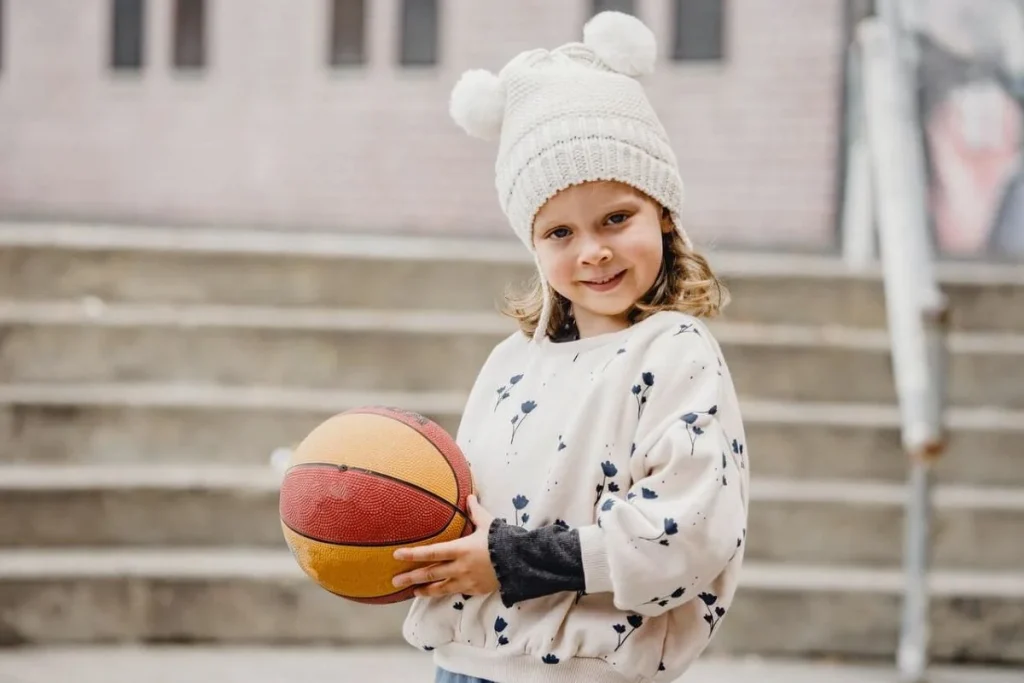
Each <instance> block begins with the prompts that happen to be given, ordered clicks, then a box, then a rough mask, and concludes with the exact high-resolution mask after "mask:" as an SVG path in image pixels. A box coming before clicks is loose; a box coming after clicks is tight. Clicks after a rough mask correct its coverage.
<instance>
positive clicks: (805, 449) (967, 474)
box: [0, 384, 1024, 486]
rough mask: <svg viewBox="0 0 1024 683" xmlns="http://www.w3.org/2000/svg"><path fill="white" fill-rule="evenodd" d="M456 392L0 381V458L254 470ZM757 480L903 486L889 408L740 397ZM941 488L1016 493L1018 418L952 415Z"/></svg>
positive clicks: (438, 412)
mask: <svg viewBox="0 0 1024 683" xmlns="http://www.w3.org/2000/svg"><path fill="white" fill-rule="evenodd" d="M464 402H465V395H464V394H463V393H459V392H444V393H409V392H398V393H381V392H339V391H331V390H309V389H301V390H300V389H286V388H281V387H269V386H264V387H257V386H251V387H224V386H216V385H201V384H200V385H189V384H111V385H95V384H86V385H75V384H23V385H0V443H2V444H4V446H3V448H0V463H25V464H58V465H60V464H90V463H94V464H100V463H127V464H132V463H139V462H147V463H154V464H161V463H163V464H169V463H171V464H173V463H179V462H183V461H191V462H203V463H217V464H240V465H262V464H263V463H265V462H266V458H267V456H268V454H269V453H270V452H271V451H272V450H274V449H275V448H277V447H280V446H289V445H294V444H295V443H297V442H298V441H299V440H301V439H302V437H304V436H305V435H306V434H307V433H309V431H310V430H311V429H313V427H315V426H316V425H317V424H319V423H320V422H321V421H322V420H324V419H326V418H327V417H329V416H330V415H332V414H334V413H335V412H340V411H342V410H345V409H348V408H352V407H356V406H361V405H370V404H376V405H397V406H403V407H406V408H409V409H411V410H416V411H419V412H421V413H423V414H425V415H427V416H429V417H431V418H432V419H434V420H436V421H437V422H438V423H439V424H441V426H442V427H444V428H445V429H446V430H447V431H448V432H449V433H451V434H454V433H455V432H456V431H457V426H458V421H459V414H460V412H461V410H462V406H463V404H464ZM743 415H744V423H745V427H746V430H747V442H748V444H749V445H750V448H752V449H753V450H752V451H751V453H753V454H754V462H755V463H756V473H757V475H758V476H768V477H777V478H790V479H801V478H810V479H870V480H882V481H896V482H900V481H903V480H905V479H906V473H907V460H906V458H905V456H904V455H903V453H902V452H901V446H900V435H899V414H898V411H897V410H896V408H895V407H894V406H889V405H872V404H855V403H835V404H829V403H804V402H782V401H757V400H752V399H750V400H745V401H743ZM947 421H948V424H949V429H950V439H949V446H948V450H947V452H946V454H945V455H944V456H943V457H942V458H941V459H940V460H939V461H938V463H937V465H936V473H937V477H938V479H939V480H940V481H947V482H957V483H961V484H966V485H981V486H985V485H994V486H1024V465H1022V458H1024V411H1012V410H1004V409H997V408H953V409H951V410H950V411H949V412H948V414H947Z"/></svg>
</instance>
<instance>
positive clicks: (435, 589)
mask: <svg viewBox="0 0 1024 683" xmlns="http://www.w3.org/2000/svg"><path fill="white" fill-rule="evenodd" d="M458 592H459V591H458V590H456V587H455V584H454V583H452V582H451V581H437V582H435V583H429V584H427V585H425V586H418V587H417V588H416V590H415V591H414V593H415V595H416V597H417V598H439V597H442V596H445V595H452V594H454V593H458Z"/></svg>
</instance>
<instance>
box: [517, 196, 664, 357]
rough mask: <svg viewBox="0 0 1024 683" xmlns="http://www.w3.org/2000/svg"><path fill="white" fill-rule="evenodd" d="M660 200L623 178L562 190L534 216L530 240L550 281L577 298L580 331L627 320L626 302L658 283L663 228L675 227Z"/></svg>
mask: <svg viewBox="0 0 1024 683" xmlns="http://www.w3.org/2000/svg"><path fill="white" fill-rule="evenodd" d="M662 213H663V212H662V210H661V207H659V206H658V205H657V204H656V203H655V202H653V201H651V200H650V199H648V198H647V197H645V196H644V195H643V194H641V193H639V192H637V191H636V190H635V189H633V188H632V187H630V186H628V185H624V184H622V183H617V182H611V181H599V182H591V183H584V184H582V185H575V186H573V187H570V188H567V189H565V190H562V191H561V192H559V193H558V194H557V195H555V196H554V197H552V198H551V199H549V200H548V201H547V203H546V204H544V206H542V207H541V209H540V211H539V212H538V213H537V217H536V219H535V220H534V223H533V244H534V247H535V248H536V250H537V255H538V257H539V259H540V266H541V270H542V271H543V274H544V277H545V278H546V279H547V281H548V283H549V284H550V285H551V287H552V288H553V289H554V290H555V291H557V292H558V293H559V294H561V295H562V296H564V297H565V298H566V299H568V300H569V301H571V302H572V304H573V311H574V313H575V315H576V325H577V326H578V327H579V331H580V336H581V337H591V336H594V335H597V334H602V333H604V332H611V331H614V330H620V329H623V328H625V327H627V326H628V324H629V322H628V320H627V317H626V316H627V314H628V312H629V309H630V308H631V307H632V305H633V304H634V303H636V301H637V300H638V299H640V297H642V296H643V295H644V294H646V293H647V291H648V290H649V289H650V288H651V286H653V285H654V281H655V279H656V278H657V277H658V271H659V270H660V268H661V260H662V248H663V247H662V233H663V232H667V231H668V230H671V229H673V228H672V224H671V221H670V219H669V218H667V217H663V216H662Z"/></svg>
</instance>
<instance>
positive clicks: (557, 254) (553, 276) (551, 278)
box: [537, 248, 573, 293]
mask: <svg viewBox="0 0 1024 683" xmlns="http://www.w3.org/2000/svg"><path fill="white" fill-rule="evenodd" d="M537 256H538V259H539V260H540V270H541V273H542V274H543V275H544V279H545V280H547V281H548V284H550V285H551V286H552V287H554V288H555V289H558V290H564V289H565V288H566V286H567V285H569V284H571V283H572V276H573V259H572V258H571V257H570V256H569V255H568V251H567V250H565V249H560V250H559V249H543V248H542V249H538V251H537ZM563 293H564V292H563Z"/></svg>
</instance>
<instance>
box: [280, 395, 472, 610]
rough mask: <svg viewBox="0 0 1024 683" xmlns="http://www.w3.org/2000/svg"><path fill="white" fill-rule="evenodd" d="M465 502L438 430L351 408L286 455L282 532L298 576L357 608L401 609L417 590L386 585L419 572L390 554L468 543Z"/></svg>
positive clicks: (463, 468) (427, 423)
mask: <svg viewBox="0 0 1024 683" xmlns="http://www.w3.org/2000/svg"><path fill="white" fill-rule="evenodd" d="M472 492H473V483H472V475H471V473H470V469H469V464H468V463H467V462H466V459H465V457H464V456H463V455H462V451H461V450H460V449H459V447H458V446H457V445H456V443H455V441H454V439H452V437H451V436H449V435H448V433H447V432H445V430H444V429H442V428H441V427H440V426H438V425H437V424H435V423H434V422H433V421H431V420H429V419H427V418H425V417H423V416H422V415H418V414H416V413H413V412H409V411H405V410H400V409H397V408H385V407H365V408H357V409H354V410H349V411H346V412H344V413H341V414H339V415H335V416H334V417H331V418H329V419H327V420H326V421H325V422H323V423H322V424H320V425H319V426H318V427H316V428H315V429H314V430H313V431H312V432H310V433H309V435H308V436H307V437H306V438H305V439H303V441H302V442H301V443H300V444H299V445H298V447H297V448H296V449H295V451H294V452H293V454H292V456H291V460H290V462H289V463H288V467H287V469H286V470H285V473H284V478H283V481H282V482H281V494H280V515H281V527H282V530H283V531H284V537H285V540H286V541H287V543H288V547H289V548H290V549H291V551H292V554H293V555H294V557H295V559H296V561H297V562H298V563H299V566H300V567H301V568H302V570H303V571H304V572H305V573H306V574H307V575H308V576H309V577H310V578H312V579H313V580H314V581H315V582H316V583H318V584H319V585H320V586H321V587H323V588H324V589H326V590H328V591H330V592H331V593H334V594H335V595H339V596H341V597H343V598H347V599H349V600H353V601H356V602H362V603H371V604H384V603H394V602H401V601H403V600H408V599H410V598H412V597H413V590H414V587H413V586H410V587H407V588H404V589H401V590H397V589H395V587H394V586H393V585H392V583H391V580H392V578H394V576H395V575H396V574H400V573H403V572H405V571H408V570H410V569H413V568H414V567H415V566H416V565H417V563H415V562H407V561H402V562H400V561H398V560H395V559H394V558H393V557H392V553H393V552H394V551H395V549H397V548H399V547H402V546H417V545H429V544H432V543H440V542H443V541H450V540H454V539H457V538H459V537H461V536H465V535H468V534H469V533H471V532H472V524H471V522H470V521H469V513H468V508H467V500H466V499H467V498H468V496H469V495H470V494H471V493H472Z"/></svg>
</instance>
